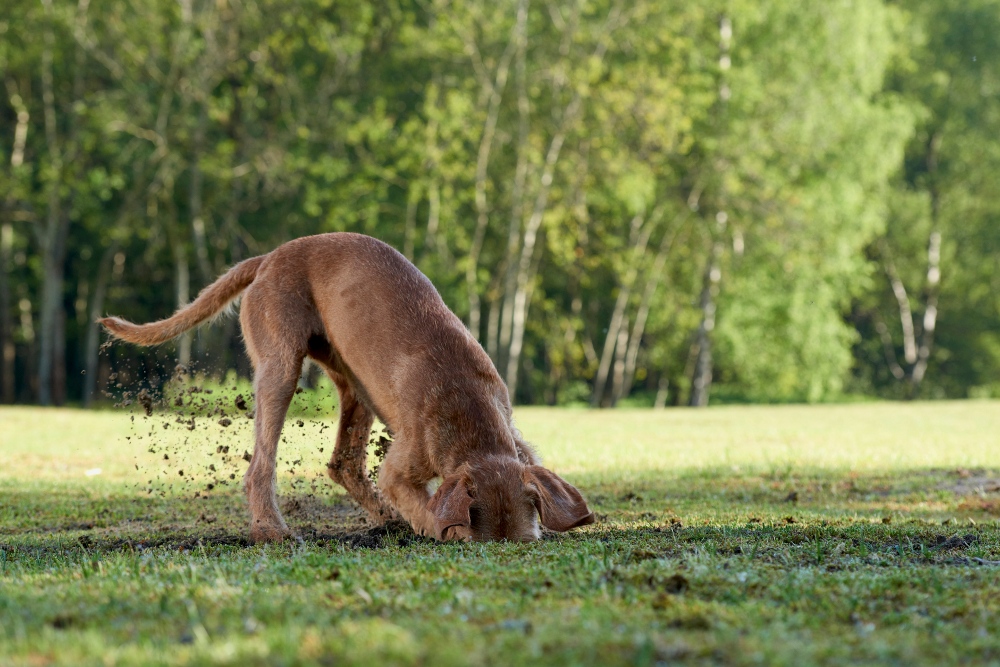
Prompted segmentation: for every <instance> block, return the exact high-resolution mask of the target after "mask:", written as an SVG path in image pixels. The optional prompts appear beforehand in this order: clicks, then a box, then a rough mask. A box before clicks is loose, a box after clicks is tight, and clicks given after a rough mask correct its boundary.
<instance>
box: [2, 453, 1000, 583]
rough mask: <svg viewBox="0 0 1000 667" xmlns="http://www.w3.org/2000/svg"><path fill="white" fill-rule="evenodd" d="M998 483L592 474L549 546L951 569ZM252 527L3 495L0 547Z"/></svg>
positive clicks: (175, 537)
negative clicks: (581, 507)
mask: <svg viewBox="0 0 1000 667" xmlns="http://www.w3.org/2000/svg"><path fill="white" fill-rule="evenodd" d="M998 479H1000V475H998V474H997V471H990V470H974V471H968V470H957V471H955V470H905V471H893V472H891V473H887V472H877V471H876V472H871V473H864V474H859V473H853V472H844V473H832V472H828V471H802V472H796V471H778V472H775V471H762V472H747V473H743V474H736V473H734V471H732V470H731V469H712V470H706V471H702V472H700V473H697V474H693V473H686V474H684V475H678V476H673V477H655V476H653V475H650V474H642V473H635V475H634V476H633V477H632V478H631V479H629V478H628V477H625V478H622V479H620V480H618V481H603V480H602V479H601V478H600V477H597V476H593V477H588V476H583V477H582V478H581V479H578V480H574V481H577V483H578V484H579V485H580V488H581V489H582V490H583V492H584V494H585V496H586V497H587V498H588V500H589V501H590V504H591V507H592V508H593V509H594V510H595V511H596V512H597V514H598V516H599V519H600V520H599V523H598V524H597V525H595V526H592V527H590V528H588V529H586V530H583V531H574V532H571V533H567V534H546V540H548V541H552V542H554V543H557V544H558V543H563V542H574V541H585V542H588V543H595V542H599V543H601V544H603V545H605V547H602V548H606V547H607V545H617V546H616V547H615V548H623V549H624V548H637V549H640V548H641V549H645V551H646V552H648V553H651V554H654V556H653V557H656V558H679V557H682V556H684V555H685V554H687V555H690V554H692V553H696V552H708V553H711V554H713V555H718V556H722V557H746V556H748V554H753V557H754V558H763V559H768V558H770V559H772V560H773V561H774V562H776V563H778V562H782V559H784V561H787V562H788V564H791V563H796V564H799V565H801V564H808V563H809V562H817V563H818V562H822V561H823V559H824V554H827V555H829V553H831V552H833V551H836V552H837V555H843V554H855V555H856V556H857V557H859V558H869V557H870V555H871V554H876V555H878V554H888V556H886V558H887V559H888V560H887V561H886V562H897V561H898V562H906V560H907V559H912V558H918V559H919V560H921V561H922V562H925V563H926V562H940V561H941V560H942V558H944V557H945V556H948V554H951V556H948V557H954V554H953V553H952V552H953V551H954V550H955V549H960V550H969V549H971V550H973V551H974V552H975V554H974V555H975V556H976V557H984V555H990V554H993V553H994V552H995V551H997V549H996V548H995V547H996V545H995V544H994V543H995V542H996V541H997V539H996V538H997V535H996V533H997V530H996V522H995V519H996V518H997V517H998V516H1000V482H998ZM281 507H282V512H283V513H284V515H285V518H286V520H287V522H288V524H289V527H290V528H291V529H292V530H293V531H294V533H295V535H296V536H297V539H298V541H300V542H302V543H305V544H314V545H319V546H335V545H343V546H346V547H348V548H361V549H381V548H385V547H390V546H391V547H398V546H404V547H405V546H410V545H415V544H420V543H431V542H432V541H431V540H428V539H425V538H420V537H417V536H416V535H414V534H413V532H412V531H411V530H410V528H409V526H408V525H406V524H403V523H401V522H400V523H396V524H392V525H389V526H380V527H373V526H371V525H370V524H368V522H367V520H366V517H365V515H364V513H363V512H362V511H361V510H360V509H359V508H358V507H357V506H355V505H354V504H353V503H352V502H351V501H350V500H348V499H347V498H346V497H345V496H341V495H333V496H316V495H314V494H294V493H293V494H291V495H287V496H285V497H283V498H282V500H281ZM247 523H248V515H247V511H246V506H245V501H244V499H243V497H242V495H241V494H240V493H239V492H238V491H237V490H235V489H225V490H221V491H216V492H215V493H213V494H211V495H201V496H194V497H192V496H178V495H164V496H158V495H156V494H152V495H147V494H142V493H141V492H136V491H134V490H133V491H128V490H124V489H121V490H119V491H112V492H110V493H109V492H104V493H98V492H96V491H95V490H94V489H92V488H89V487H88V486H86V485H83V484H80V483H74V484H60V483H57V482H52V483H50V484H36V485H33V486H32V487H31V488H28V489H18V488H16V486H12V485H10V484H5V485H0V549H3V550H5V551H7V552H13V551H16V552H19V553H22V554H27V553H42V552H49V551H52V550H61V551H66V550H71V551H72V550H86V551H88V552H98V553H110V552H120V551H129V550H131V551H138V550H144V549H149V548H164V549H173V550H194V549H206V550H231V549H245V548H250V547H252V545H251V544H250V542H249V540H248V539H247V535H248V527H247ZM986 533H989V534H990V535H992V537H990V538H989V539H987V538H984V535H985V534H986ZM636 545H647V546H641V547H640V546H636ZM649 545H653V546H649ZM893 550H894V551H893ZM890 552H894V553H895V556H893V555H892V553H890ZM904 555H905V558H904V557H903V556H904ZM991 557H995V556H991ZM877 558H882V557H881V556H877ZM882 560H885V558H883V559H882ZM879 562H882V561H879Z"/></svg>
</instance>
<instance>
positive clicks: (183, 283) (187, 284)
mask: <svg viewBox="0 0 1000 667" xmlns="http://www.w3.org/2000/svg"><path fill="white" fill-rule="evenodd" d="M174 269H175V270H174V273H175V278H176V281H177V307H178V308H183V307H184V306H186V305H187V304H188V302H189V301H190V300H191V273H190V270H189V268H188V258H187V249H186V248H185V247H184V244H183V243H182V242H180V241H177V242H175V243H174ZM177 365H178V366H181V367H183V368H188V367H189V366H190V365H191V332H190V331H188V332H186V333H184V334H183V335H181V336H180V338H178V339H177Z"/></svg>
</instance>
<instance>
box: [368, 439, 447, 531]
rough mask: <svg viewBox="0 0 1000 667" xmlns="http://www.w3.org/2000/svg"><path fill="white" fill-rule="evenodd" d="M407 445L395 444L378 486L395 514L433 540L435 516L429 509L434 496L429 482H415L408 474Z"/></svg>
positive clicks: (390, 450) (385, 462)
mask: <svg viewBox="0 0 1000 667" xmlns="http://www.w3.org/2000/svg"><path fill="white" fill-rule="evenodd" d="M406 445H407V443H405V442H401V441H400V438H398V437H397V438H396V440H395V441H394V442H393V443H392V447H391V448H390V449H389V453H388V454H387V455H386V457H385V461H383V462H382V467H381V468H380V469H379V474H378V486H379V488H380V489H381V490H382V493H384V494H385V497H386V498H388V499H389V502H390V503H392V506H393V507H394V508H396V511H397V512H399V514H400V515H401V516H402V517H403V518H404V519H406V521H408V522H409V524H410V525H411V526H412V527H413V532H415V533H416V534H417V535H425V536H427V537H434V514H433V513H431V511H430V510H428V509H427V502H428V501H429V500H430V499H431V495H430V493H428V491H427V482H426V481H424V482H421V481H419V480H415V479H413V478H412V475H410V474H409V473H410V472H411V471H410V470H409V469H408V468H407V466H406V459H407V456H406V451H407V446H406Z"/></svg>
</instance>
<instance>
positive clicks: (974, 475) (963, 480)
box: [937, 468, 1000, 496]
mask: <svg viewBox="0 0 1000 667" xmlns="http://www.w3.org/2000/svg"><path fill="white" fill-rule="evenodd" d="M951 477H952V479H949V480H947V481H944V482H942V483H940V484H938V487H937V488H938V489H940V490H942V491H951V492H952V493H954V494H956V495H959V496H971V495H984V494H989V493H998V494H1000V477H998V476H997V475H996V474H995V472H993V471H988V470H967V469H965V468H959V469H957V470H954V471H952V472H951Z"/></svg>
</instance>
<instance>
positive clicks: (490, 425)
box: [101, 233, 594, 542]
mask: <svg viewBox="0 0 1000 667" xmlns="http://www.w3.org/2000/svg"><path fill="white" fill-rule="evenodd" d="M241 293H242V294H243V298H242V302H241V308H240V324H241V326H242V329H243V336H244V339H245V340H246V346H247V352H248V354H249V356H250V359H251V361H252V362H253V365H254V369H255V375H254V389H255V393H256V415H255V441H256V442H255V447H254V454H253V458H252V459H251V461H250V467H249V469H248V470H247V472H246V475H245V477H244V484H245V489H246V494H247V498H248V501H249V505H250V514H251V526H250V537H251V539H252V540H254V541H257V542H259V541H266V540H281V539H284V538H286V537H288V536H289V535H290V531H289V530H288V527H287V525H286V524H285V521H284V519H282V517H281V513H280V511H279V510H278V503H277V496H276V493H275V486H276V481H277V478H276V472H275V461H276V457H277V446H278V438H279V436H280V434H281V428H282V426H283V424H284V419H285V414H286V412H287V410H288V405H289V403H290V401H291V398H292V395H293V394H294V392H295V386H296V382H297V380H298V377H299V372H300V369H301V367H302V362H303V360H304V359H305V357H307V356H308V357H311V358H312V359H314V360H315V361H316V362H318V363H319V364H320V365H321V366H322V367H323V368H324V370H325V371H326V372H327V374H328V375H329V376H330V378H331V379H332V380H333V382H334V384H335V385H336V386H337V389H338V391H339V394H340V425H339V429H338V434H337V444H336V447H335V448H334V453H333V457H332V459H331V460H330V463H329V466H328V467H329V474H330V477H331V478H332V479H333V480H334V481H335V482H337V483H339V484H341V485H342V486H343V487H344V488H345V489H346V490H347V492H348V493H349V494H350V495H351V497H353V498H354V500H355V501H357V502H358V504H360V505H361V506H362V507H363V508H364V509H365V510H366V511H367V512H368V514H369V515H370V516H371V518H372V519H373V520H374V521H376V522H377V523H382V522H384V521H385V520H387V519H389V518H391V517H392V516H393V515H394V514H395V513H396V512H398V513H399V514H401V515H402V516H403V518H404V519H406V520H407V521H409V522H410V524H411V525H412V526H413V529H414V530H415V531H416V532H417V533H419V534H422V535H433V536H434V537H436V538H437V539H442V540H443V539H471V540H494V539H512V540H532V539H537V537H538V536H539V528H538V522H537V517H538V516H539V515H540V517H541V522H542V524H543V525H545V526H546V527H548V528H550V529H552V530H560V531H562V530H569V529H570V528H574V527H576V526H582V525H585V524H588V523H593V521H594V515H593V513H591V511H590V510H589V508H588V507H587V504H586V502H585V501H584V499H583V497H582V496H581V495H580V493H579V491H577V490H576V489H575V488H574V487H573V486H572V485H570V484H568V483H567V482H566V481H565V480H563V479H561V478H560V477H559V476H557V475H556V474H554V473H552V472H551V471H549V470H546V469H545V468H542V467H541V466H539V465H538V459H537V457H536V455H535V454H534V452H533V451H532V450H531V448H530V447H529V446H528V445H527V444H526V443H525V442H524V441H523V440H521V438H520V435H519V433H518V432H517V430H516V429H515V428H514V425H513V423H512V421H511V405H510V401H509V399H508V396H507V388H506V386H505V385H504V383H503V381H502V380H501V379H500V376H499V374H498V373H497V371H496V368H495V367H494V366H493V363H492V361H491V360H490V358H489V356H487V354H486V353H485V351H483V349H482V347H481V346H480V345H479V343H478V342H477V341H476V340H475V339H474V338H473V337H472V335H471V334H470V333H469V332H468V331H467V330H466V328H465V327H464V326H463V324H462V322H461V321H460V320H459V319H458V318H457V317H456V316H455V315H454V313H452V312H451V311H450V310H449V309H448V308H447V306H445V304H444V302H443V301H442V300H441V297H440V295H438V293H437V291H436V290H435V289H434V286H433V285H432V284H431V282H430V281H429V280H428V279H427V278H426V277H425V276H424V275H423V274H422V273H420V271H419V270H418V269H417V268H416V267H415V266H413V264H411V263H410V262H409V261H407V260H406V259H405V258H404V257H403V256H402V255H401V254H400V253H398V252H397V251H396V250H394V249H393V248H391V247H390V246H388V245H386V244H385V243H382V242H381V241H378V240H376V239H373V238H371V237H368V236H363V235H360V234H349V233H336V234H321V235H318V236H309V237H305V238H301V239H297V240H294V241H290V242H288V243H286V244H284V245H282V246H279V247H278V248H277V249H275V250H274V251H272V252H271V253H269V254H267V255H262V256H260V257H254V258H253V259H248V260H246V261H244V262H241V263H240V264H237V265H236V266H234V267H233V268H232V269H230V270H229V271H228V272H227V273H226V274H225V275H223V276H222V277H221V278H219V279H218V280H217V281H215V282H214V283H213V284H211V285H209V286H208V287H206V288H205V289H204V290H203V291H202V292H201V294H199V295H198V298H197V299H195V300H194V301H193V302H192V303H191V304H189V305H188V306H185V307H184V308H182V309H181V310H179V311H178V312H177V313H175V314H174V315H173V316H172V317H170V318H168V319H166V320H161V321H159V322H153V323H150V324H143V325H136V324H132V323H130V322H126V321H125V320H122V319H119V318H117V317H108V318H104V319H102V320H101V324H103V325H104V326H105V327H106V328H107V329H108V331H110V332H111V333H112V334H113V335H114V336H115V337H117V338H121V339H123V340H126V341H130V342H133V343H138V344H140V345H156V344H159V343H163V342H165V341H168V340H170V339H172V338H174V337H176V336H179V335H180V334H182V333H184V332H185V331H187V330H189V329H191V328H193V327H195V326H197V325H198V324H200V323H201V322H204V321H205V320H207V319H209V318H210V317H212V316H213V315H215V314H216V313H218V312H220V311H221V310H222V309H223V308H225V307H226V305H227V304H229V303H230V302H231V301H233V300H234V299H235V298H236V297H237V296H239V295H240V294H241ZM376 416H378V417H379V419H381V420H382V422H383V423H385V424H386V426H387V427H388V428H389V429H390V430H391V431H392V433H393V434H394V442H393V444H392V446H391V447H390V448H389V452H388V454H387V455H386V458H385V461H384V462H383V463H382V467H381V470H380V473H379V479H378V487H377V488H376V487H375V486H374V485H373V484H372V483H371V481H370V480H369V478H368V475H367V474H366V472H367V471H366V460H367V446H368V438H369V432H370V429H371V426H372V422H373V421H374V418H375V417H376ZM436 477H439V478H441V480H442V483H441V486H440V487H439V489H438V491H437V493H435V494H434V495H433V496H432V495H431V494H430V492H429V491H428V483H429V482H431V480H433V479H434V478H436Z"/></svg>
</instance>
